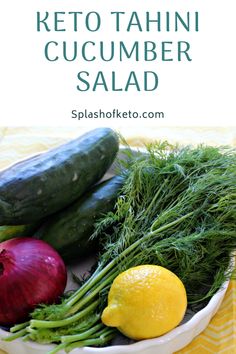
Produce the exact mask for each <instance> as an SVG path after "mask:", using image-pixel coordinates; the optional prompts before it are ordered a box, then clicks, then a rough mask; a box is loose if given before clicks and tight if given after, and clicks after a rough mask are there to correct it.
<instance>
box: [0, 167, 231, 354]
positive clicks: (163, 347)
mask: <svg viewBox="0 0 236 354" xmlns="http://www.w3.org/2000/svg"><path fill="white" fill-rule="evenodd" d="M111 175H114V170H113V168H111V169H110V170H109V171H108V173H107V174H106V176H105V177H107V178H108V177H110V176H111ZM92 263H93V259H92V258H90V259H86V260H85V261H84V262H82V263H80V264H79V265H77V266H75V267H73V268H72V271H73V273H76V274H78V275H79V274H84V273H85V272H86V271H88V270H89V269H90V267H91V265H92ZM68 275H69V280H68V284H67V289H68V290H69V289H72V288H74V284H73V281H72V278H71V272H68ZM228 283H229V282H225V283H224V284H223V286H222V288H221V289H220V290H219V291H218V292H217V293H216V294H215V295H214V296H213V297H212V298H211V300H210V301H209V303H208V304H207V306H206V307H205V308H203V309H202V310H201V311H199V312H197V313H196V314H194V315H193V316H192V317H191V318H189V316H188V315H187V316H186V317H185V319H184V321H183V324H181V325H180V326H178V327H177V328H175V329H173V330H172V331H170V332H169V333H167V334H165V335H163V336H161V337H158V338H155V339H149V340H143V341H140V342H136V343H134V344H123V343H122V345H121V344H120V341H119V340H117V341H116V342H117V345H116V344H115V345H113V346H108V347H104V348H91V347H84V348H78V349H74V350H73V351H71V354H132V353H135V354H172V353H174V352H176V351H177V350H180V349H181V348H183V347H185V346H186V345H188V344H189V343H190V342H191V341H192V340H193V339H194V338H195V337H196V336H197V335H198V334H199V333H201V332H202V331H203V330H204V329H205V328H206V327H207V325H208V323H209V322H210V320H211V318H212V317H213V316H214V315H215V313H216V312H217V310H218V308H219V306H220V305H221V302H222V300H223V298H224V295H225V292H226V290H227V287H228ZM9 335H10V334H9V332H6V331H3V330H1V329H0V338H5V337H8V336H9ZM53 347H54V346H53V345H41V344H37V343H34V342H31V341H28V342H23V341H22V340H21V339H17V340H15V341H13V342H5V341H3V340H1V339H0V349H2V350H5V351H6V352H7V353H8V354H46V353H47V352H48V351H50V350H51V349H52V348H53ZM58 353H59V354H65V352H64V351H59V352H58Z"/></svg>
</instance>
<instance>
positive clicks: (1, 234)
mask: <svg viewBox="0 0 236 354" xmlns="http://www.w3.org/2000/svg"><path fill="white" fill-rule="evenodd" d="M38 227H39V224H38V223H36V224H29V225H14V226H5V225H4V226H0V242H3V241H7V240H10V239H11V238H15V237H25V236H32V235H33V233H34V232H35V230H36V229H37V228H38Z"/></svg>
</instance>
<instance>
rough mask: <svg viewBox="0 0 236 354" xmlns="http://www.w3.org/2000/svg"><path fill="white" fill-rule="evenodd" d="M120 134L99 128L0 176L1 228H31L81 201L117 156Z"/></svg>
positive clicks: (14, 166)
mask: <svg viewBox="0 0 236 354" xmlns="http://www.w3.org/2000/svg"><path fill="white" fill-rule="evenodd" d="M118 148H119V142H118V137H117V134H116V133H115V132H114V131H113V130H112V129H110V128H98V129H94V130H92V131H90V132H89V133H87V134H84V135H83V136H81V137H80V138H78V139H75V140H73V141H70V142H69V143H67V144H64V145H61V146H59V147H57V148H54V149H52V150H49V151H48V152H45V153H42V154H40V155H37V156H35V157H32V158H29V159H27V160H24V161H21V162H19V163H17V164H15V165H13V166H11V167H9V168H8V169H6V170H5V171H2V172H1V173H0V225H20V224H31V223H33V222H35V221H37V220H40V219H42V218H44V217H46V216H48V215H50V214H53V213H55V212H57V211H59V210H61V209H63V208H64V207H66V206H67V205H69V204H71V203H72V202H74V201H75V200H76V199H78V198H79V197H80V196H81V195H82V194H83V193H85V192H86V191H87V190H88V189H89V188H90V187H91V186H92V185H93V184H95V183H96V182H97V181H99V180H100V179H101V177H102V176H103V175H104V174H105V172H106V171H107V169H108V168H109V167H110V165H111V164H112V162H113V161H114V159H115V156H116V154H117V152H118Z"/></svg>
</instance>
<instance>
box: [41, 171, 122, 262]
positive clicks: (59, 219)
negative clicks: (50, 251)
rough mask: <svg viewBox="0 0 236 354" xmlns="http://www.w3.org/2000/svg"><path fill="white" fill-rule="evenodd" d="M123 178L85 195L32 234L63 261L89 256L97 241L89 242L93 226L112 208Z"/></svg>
mask: <svg viewBox="0 0 236 354" xmlns="http://www.w3.org/2000/svg"><path fill="white" fill-rule="evenodd" d="M123 182H124V178H123V177H121V176H115V177H113V178H111V179H109V180H107V181H105V182H103V183H101V184H99V185H97V186H95V187H94V188H93V189H92V190H91V191H89V192H87V193H86V194H85V195H84V196H83V197H82V198H80V199H79V200H78V201H76V202H75V203H73V204H72V205H71V206H69V207H67V208H66V209H65V210H62V211H60V212H59V213H57V214H55V215H53V216H51V217H50V218H49V220H48V221H47V222H45V224H43V225H42V227H40V229H39V230H38V231H37V232H36V234H35V235H34V236H35V237H36V238H39V239H41V240H44V241H46V242H48V243H49V244H50V245H51V246H52V247H53V248H55V249H56V250H57V251H58V253H59V254H60V255H61V256H62V258H63V259H64V260H65V261H67V262H68V261H72V260H74V259H76V258H77V259H78V258H79V257H80V256H84V255H86V254H88V253H92V252H93V251H94V249H95V248H96V245H97V240H90V239H89V238H90V236H91V235H92V233H93V231H94V223H95V222H96V221H97V220H98V218H100V217H101V216H102V215H103V214H105V213H107V212H108V211H111V210H112V209H113V208H114V205H115V202H116V200H117V196H118V193H119V191H120V189H121V188H122V186H123Z"/></svg>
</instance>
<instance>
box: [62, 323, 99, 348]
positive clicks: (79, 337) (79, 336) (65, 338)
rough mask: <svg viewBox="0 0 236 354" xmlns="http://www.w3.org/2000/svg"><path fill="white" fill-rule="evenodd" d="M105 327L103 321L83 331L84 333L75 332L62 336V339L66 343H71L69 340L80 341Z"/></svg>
mask: <svg viewBox="0 0 236 354" xmlns="http://www.w3.org/2000/svg"><path fill="white" fill-rule="evenodd" d="M102 328H104V325H103V324H102V323H99V324H97V325H95V326H93V327H91V328H90V329H88V330H87V331H85V332H83V333H79V334H74V335H68V336H62V337H61V341H62V342H63V343H64V342H65V343H69V342H75V341H79V340H84V339H86V338H87V337H89V336H90V335H91V334H94V333H96V332H97V331H98V330H100V329H102Z"/></svg>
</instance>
